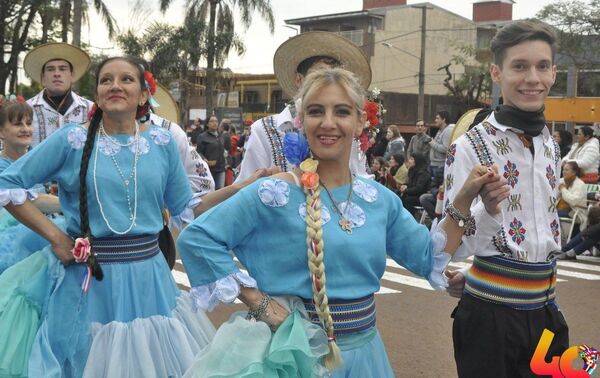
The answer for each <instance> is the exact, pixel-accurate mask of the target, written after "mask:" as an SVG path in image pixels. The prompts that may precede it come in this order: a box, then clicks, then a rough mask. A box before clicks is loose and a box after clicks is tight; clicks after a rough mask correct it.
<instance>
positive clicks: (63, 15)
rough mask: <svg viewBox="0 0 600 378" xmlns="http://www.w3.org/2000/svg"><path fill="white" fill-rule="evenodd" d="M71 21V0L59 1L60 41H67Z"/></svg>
mask: <svg viewBox="0 0 600 378" xmlns="http://www.w3.org/2000/svg"><path fill="white" fill-rule="evenodd" d="M70 23H71V0H61V2H60V26H61V31H60V36H61V41H62V42H65V43H67V42H69V24H70Z"/></svg>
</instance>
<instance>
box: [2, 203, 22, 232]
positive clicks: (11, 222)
mask: <svg viewBox="0 0 600 378" xmlns="http://www.w3.org/2000/svg"><path fill="white" fill-rule="evenodd" d="M17 224H19V221H18V220H17V219H16V218H15V217H13V216H12V215H11V214H10V213H9V212H8V211H6V209H5V208H1V209H0V232H2V231H4V230H5V229H6V228H8V227H12V226H16V225H17Z"/></svg>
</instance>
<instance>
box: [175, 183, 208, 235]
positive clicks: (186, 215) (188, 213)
mask: <svg viewBox="0 0 600 378" xmlns="http://www.w3.org/2000/svg"><path fill="white" fill-rule="evenodd" d="M201 202H202V193H200V192H196V193H194V194H192V199H190V200H189V201H188V204H187V205H186V207H185V209H184V210H183V212H182V213H181V214H179V215H173V216H171V219H170V221H169V228H173V227H175V228H177V229H179V230H183V225H184V224H185V223H192V222H193V221H194V219H195V216H194V208H195V207H196V206H198V205H199V204H200V203H201Z"/></svg>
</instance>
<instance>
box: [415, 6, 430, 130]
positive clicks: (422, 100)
mask: <svg viewBox="0 0 600 378" xmlns="http://www.w3.org/2000/svg"><path fill="white" fill-rule="evenodd" d="M415 8H421V56H420V58H419V102H418V105H417V107H418V109H417V119H425V118H424V117H425V42H426V40H427V35H426V33H425V32H426V30H427V5H422V6H417V7H415Z"/></svg>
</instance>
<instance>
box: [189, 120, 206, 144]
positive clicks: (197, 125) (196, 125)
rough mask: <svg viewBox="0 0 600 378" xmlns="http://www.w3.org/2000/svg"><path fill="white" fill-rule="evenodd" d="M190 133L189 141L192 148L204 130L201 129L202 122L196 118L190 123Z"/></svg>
mask: <svg viewBox="0 0 600 378" xmlns="http://www.w3.org/2000/svg"><path fill="white" fill-rule="evenodd" d="M191 129H192V131H191V132H190V140H191V141H192V144H193V145H194V146H196V145H197V143H198V137H199V136H200V134H202V133H203V131H204V128H203V127H202V120H201V119H200V118H196V119H195V120H194V122H193V123H192V127H191Z"/></svg>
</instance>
